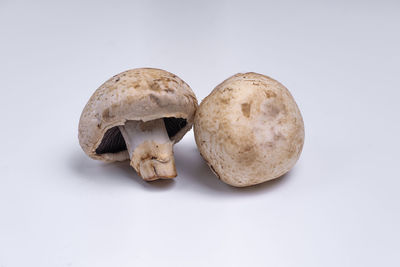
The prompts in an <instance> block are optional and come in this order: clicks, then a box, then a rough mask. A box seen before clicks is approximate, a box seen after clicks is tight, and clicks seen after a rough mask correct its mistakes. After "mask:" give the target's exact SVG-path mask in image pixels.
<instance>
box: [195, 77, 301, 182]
mask: <svg viewBox="0 0 400 267" xmlns="http://www.w3.org/2000/svg"><path fill="white" fill-rule="evenodd" d="M194 134H195V139H196V143H197V146H198V148H199V150H200V154H201V155H202V157H203V158H204V159H205V160H206V161H207V163H208V165H209V166H210V167H211V169H212V170H213V171H214V173H215V174H216V175H217V176H218V177H219V178H220V179H221V180H222V181H224V182H225V183H227V184H230V185H233V186H237V187H243V186H249V185H255V184H259V183H262V182H265V181H268V180H271V179H274V178H277V177H280V176H281V175H283V174H285V173H286V172H288V171H289V170H290V169H291V168H292V167H293V166H294V164H295V163H296V161H297V160H298V158H299V156H300V153H301V151H302V148H303V144H304V123H303V118H302V116H301V114H300V111H299V108H298V107H297V104H296V102H295V101H294V99H293V97H292V95H291V94H290V93H289V91H288V90H287V89H286V88H285V87H284V86H283V85H282V84H281V83H279V82H278V81H276V80H274V79H272V78H270V77H267V76H265V75H261V74H257V73H253V72H250V73H239V74H236V75H234V76H232V77H230V78H228V79H227V80H225V81H224V82H222V83H221V84H219V85H218V86H217V87H216V88H215V89H214V90H213V91H212V92H211V94H210V95H209V96H207V97H206V98H205V99H204V100H203V101H202V103H201V104H200V106H199V108H198V109H197V112H196V117H195V122H194Z"/></svg>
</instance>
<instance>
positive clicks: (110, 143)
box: [96, 117, 187, 155]
mask: <svg viewBox="0 0 400 267" xmlns="http://www.w3.org/2000/svg"><path fill="white" fill-rule="evenodd" d="M163 121H164V124H165V128H166V130H167V133H168V137H169V138H170V139H171V138H172V137H174V136H175V135H176V134H177V133H178V132H179V131H180V130H181V129H182V128H184V127H185V126H186V124H187V121H186V119H183V118H175V117H168V118H163ZM124 150H127V146H126V143H125V139H124V137H123V136H122V133H121V131H120V129H119V127H118V126H114V127H112V128H110V129H108V130H107V131H106V133H105V134H104V136H103V139H102V140H101V142H100V145H99V146H98V147H97V148H96V154H99V155H100V154H105V153H118V152H121V151H124Z"/></svg>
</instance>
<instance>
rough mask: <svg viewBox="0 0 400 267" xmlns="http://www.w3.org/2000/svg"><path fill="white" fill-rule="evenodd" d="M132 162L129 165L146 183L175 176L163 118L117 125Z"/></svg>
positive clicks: (172, 156) (173, 161) (170, 147)
mask: <svg viewBox="0 0 400 267" xmlns="http://www.w3.org/2000/svg"><path fill="white" fill-rule="evenodd" d="M119 130H120V131H121V133H122V136H123V137H124V139H125V143H126V147H127V149H128V152H129V157H130V159H131V162H130V165H131V166H132V167H133V168H134V169H135V170H136V172H137V173H138V174H139V175H140V176H141V177H142V178H143V179H144V180H146V181H153V180H157V179H160V178H174V177H175V176H176V169H175V160H174V155H173V150H172V145H173V143H172V142H171V140H170V139H169V137H168V133H167V130H166V128H165V124H164V120H163V119H156V120H152V121H147V122H143V121H127V122H126V123H125V125H123V126H119Z"/></svg>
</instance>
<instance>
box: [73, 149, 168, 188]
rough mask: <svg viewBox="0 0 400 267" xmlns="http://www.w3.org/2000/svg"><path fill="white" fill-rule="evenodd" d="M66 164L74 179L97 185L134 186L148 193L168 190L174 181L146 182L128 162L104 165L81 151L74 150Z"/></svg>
mask: <svg viewBox="0 0 400 267" xmlns="http://www.w3.org/2000/svg"><path fill="white" fill-rule="evenodd" d="M68 164H69V166H70V168H71V169H72V171H73V172H74V173H75V174H76V177H80V178H83V179H86V180H90V181H92V182H95V183H97V184H101V185H106V186H110V185H111V186H112V185H121V184H123V185H124V186H136V187H137V185H140V186H141V187H142V188H144V189H146V190H150V191H158V190H168V189H171V188H172V187H173V186H174V183H175V181H174V179H165V180H156V181H152V182H146V181H144V180H143V179H142V178H141V177H139V176H138V175H137V174H136V172H135V170H134V169H133V168H132V167H131V166H130V165H129V161H123V162H113V163H104V162H100V161H96V160H92V159H90V158H88V157H87V156H86V155H84V154H83V153H82V152H81V151H77V150H74V152H73V153H71V155H70V156H69V160H68Z"/></svg>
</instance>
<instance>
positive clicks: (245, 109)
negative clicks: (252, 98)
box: [242, 103, 251, 118]
mask: <svg viewBox="0 0 400 267" xmlns="http://www.w3.org/2000/svg"><path fill="white" fill-rule="evenodd" d="M250 111H251V103H243V104H242V113H243V115H244V116H245V117H246V118H249V117H250Z"/></svg>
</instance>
